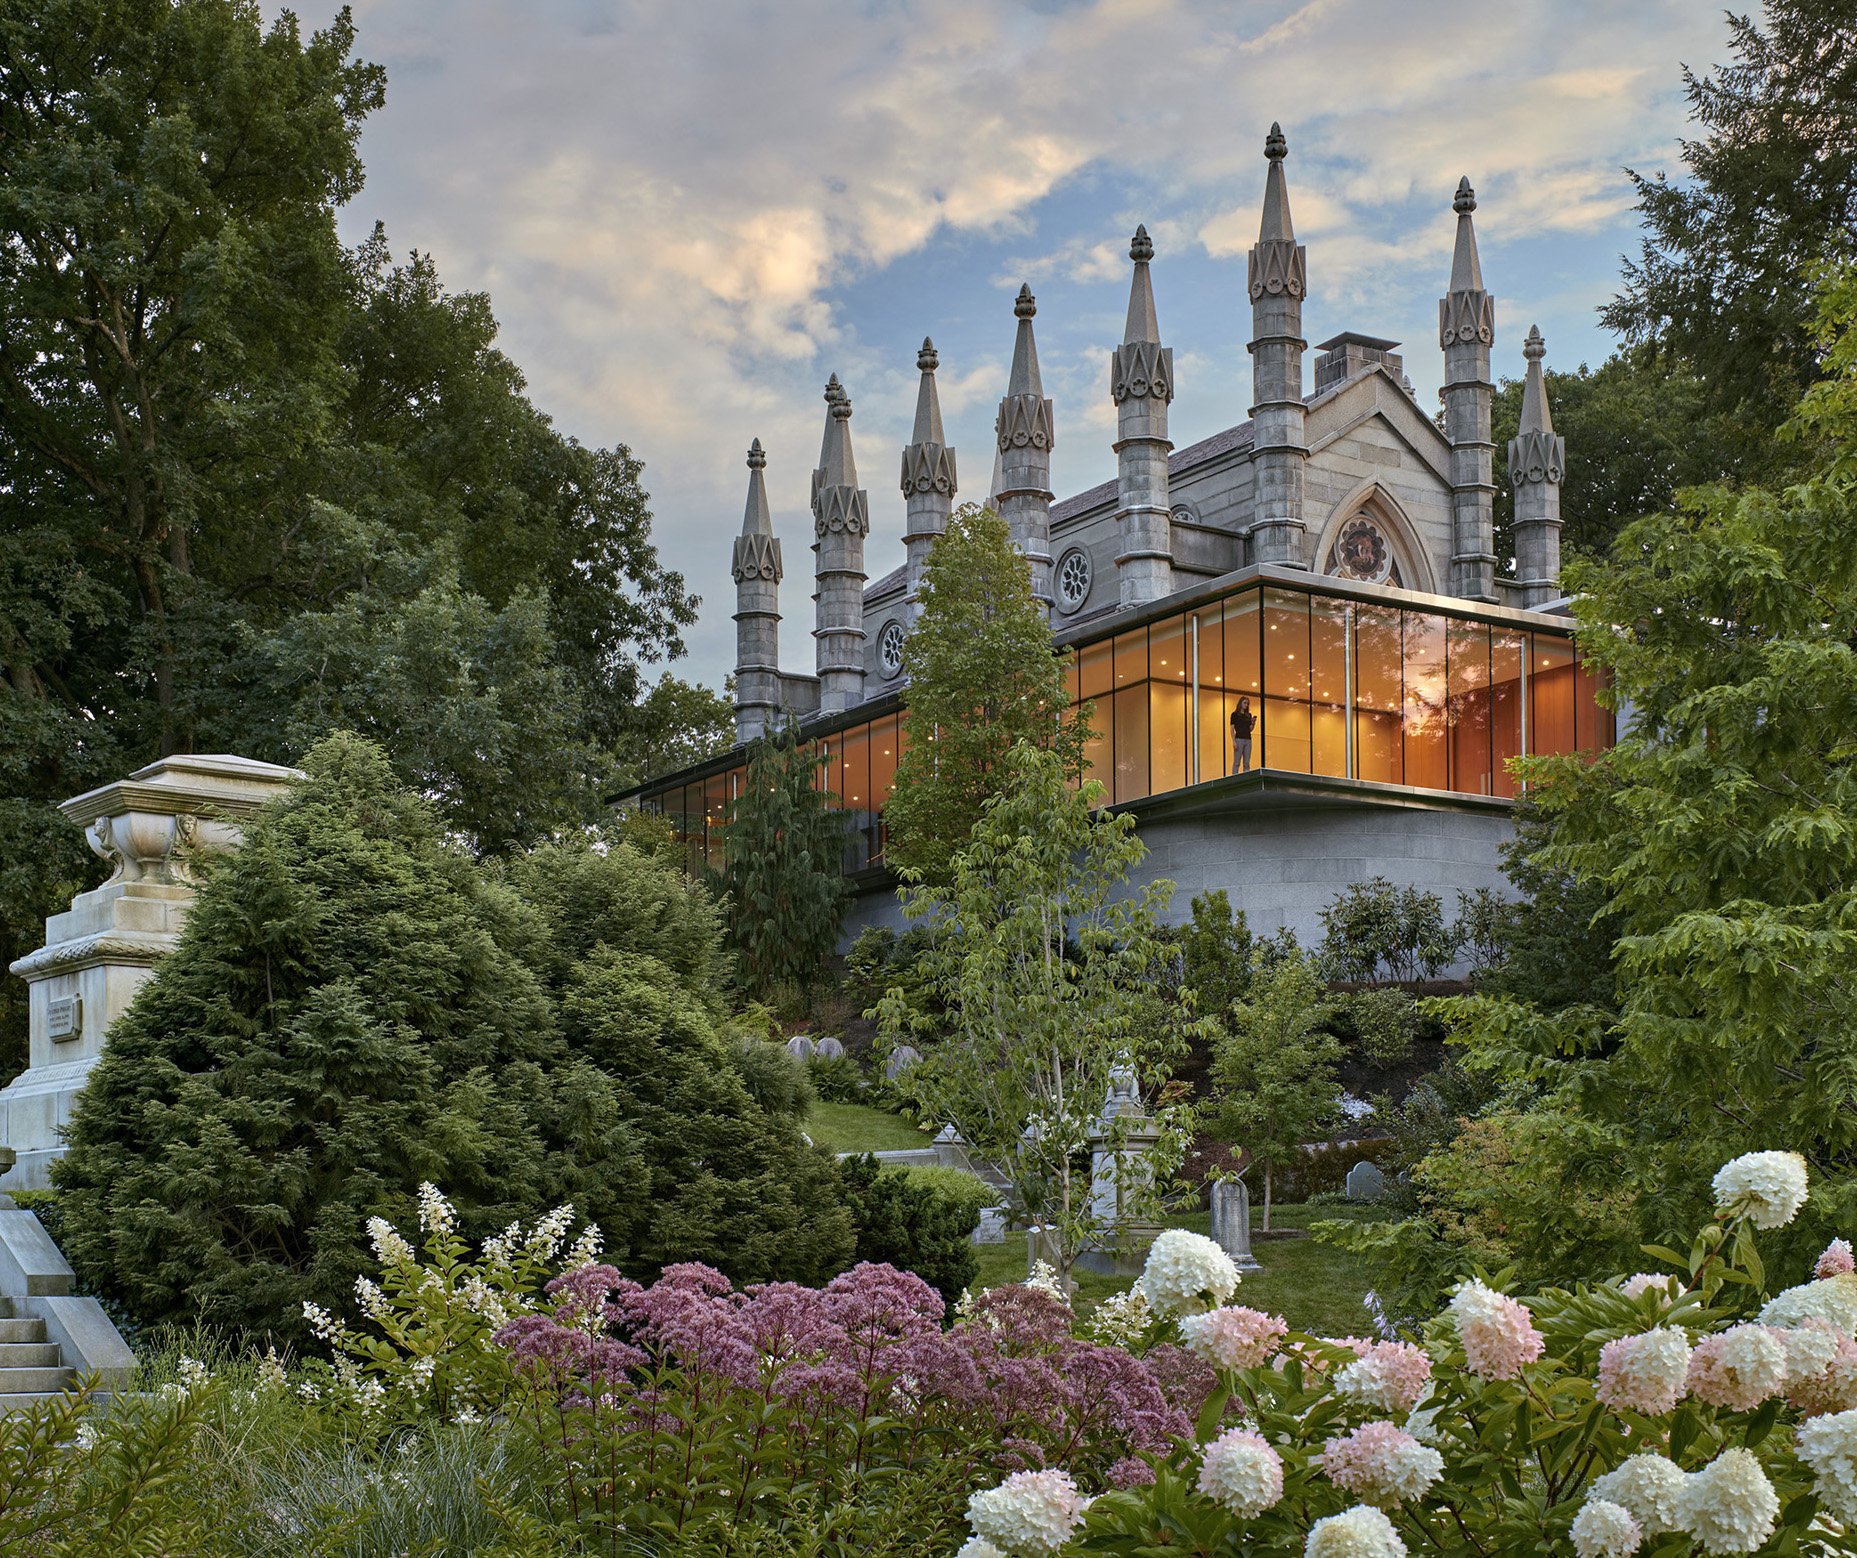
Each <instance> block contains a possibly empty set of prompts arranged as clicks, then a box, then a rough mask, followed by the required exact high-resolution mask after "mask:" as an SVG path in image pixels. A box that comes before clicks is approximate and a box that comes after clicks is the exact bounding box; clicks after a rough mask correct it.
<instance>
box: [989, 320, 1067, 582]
mask: <svg viewBox="0 0 1857 1558" xmlns="http://www.w3.org/2000/svg"><path fill="white" fill-rule="evenodd" d="M1012 311H1013V313H1014V314H1015V315H1016V316H1017V317H1018V321H1019V334H1018V338H1017V340H1015V341H1014V343H1013V347H1012V373H1011V375H1010V376H1009V377H1008V379H1007V381H1006V397H1005V399H1004V400H1002V401H1001V402H1000V403H999V418H998V420H997V421H996V422H995V423H994V431H995V433H996V434H997V435H998V444H999V456H1000V474H999V486H998V489H997V491H996V493H995V500H996V501H995V507H996V508H997V509H998V510H999V514H1000V517H1001V518H1002V519H1004V520H1005V521H1006V527H1007V529H1008V530H1009V531H1010V532H1011V534H1012V539H1013V542H1014V543H1015V544H1016V545H1017V546H1018V548H1019V550H1020V551H1021V552H1023V553H1024V554H1025V559H1026V561H1027V562H1028V563H1030V564H1031V573H1032V594H1033V595H1034V596H1036V597H1037V599H1038V601H1039V602H1040V604H1042V605H1043V606H1044V607H1045V608H1046V610H1049V609H1050V606H1051V446H1052V444H1053V443H1055V442H1056V435H1055V433H1054V432H1053V429H1052V420H1051V402H1050V401H1048V400H1046V399H1045V391H1044V384H1043V383H1042V381H1041V380H1040V379H1039V377H1038V343H1037V342H1036V341H1035V340H1034V339H1033V338H1032V316H1033V315H1034V314H1036V313H1037V312H1038V302H1037V300H1036V299H1035V298H1034V297H1033V296H1032V289H1031V288H1030V287H1029V286H1021V287H1020V288H1019V296H1018V297H1017V299H1016V300H1014V302H1013V305H1012Z"/></svg>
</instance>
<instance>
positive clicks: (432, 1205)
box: [419, 1180, 456, 1233]
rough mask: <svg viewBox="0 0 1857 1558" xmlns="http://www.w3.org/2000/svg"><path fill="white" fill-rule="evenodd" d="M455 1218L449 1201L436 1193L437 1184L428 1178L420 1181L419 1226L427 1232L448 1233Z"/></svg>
mask: <svg viewBox="0 0 1857 1558" xmlns="http://www.w3.org/2000/svg"><path fill="white" fill-rule="evenodd" d="M455 1220H456V1218H455V1215H454V1214H453V1212H452V1210H451V1203H450V1202H449V1201H447V1200H446V1199H445V1198H444V1197H443V1196H442V1195H440V1194H439V1193H438V1186H437V1185H435V1184H433V1183H432V1182H431V1181H430V1180H422V1181H420V1185H419V1226H420V1227H421V1228H423V1229H425V1231H426V1232H427V1233H450V1232H451V1225H452V1223H453V1222H454V1221H455Z"/></svg>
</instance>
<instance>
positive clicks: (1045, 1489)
mask: <svg viewBox="0 0 1857 1558" xmlns="http://www.w3.org/2000/svg"><path fill="white" fill-rule="evenodd" d="M1089 1507H1090V1501H1089V1500H1088V1499H1086V1498H1084V1497H1083V1495H1082V1494H1080V1493H1079V1492H1078V1491H1077V1484H1076V1483H1074V1482H1072V1481H1071V1479H1070V1474H1069V1473H1068V1472H1063V1471H1057V1470H1055V1469H1053V1470H1046V1471H1016V1472H1014V1473H1013V1474H1012V1475H1011V1476H1010V1477H1008V1478H1007V1479H1006V1480H1005V1481H1004V1482H1002V1483H1001V1484H1000V1485H999V1486H998V1487H997V1488H987V1489H984V1490H983V1491H981V1492H979V1493H976V1494H974V1496H973V1497H972V1498H970V1499H969V1500H968V1501H967V1523H968V1524H969V1525H970V1526H972V1527H973V1528H974V1534H975V1535H976V1536H983V1537H985V1538H986V1539H987V1540H988V1541H989V1542H991V1543H992V1544H993V1545H994V1546H995V1547H998V1548H1001V1549H1003V1550H1004V1551H1006V1552H1008V1553H1016V1554H1022V1555H1023V1554H1034V1555H1036V1554H1042V1553H1055V1552H1056V1551H1057V1550H1058V1549H1059V1548H1060V1547H1062V1546H1063V1545H1064V1544H1065V1543H1066V1542H1068V1541H1069V1540H1070V1539H1071V1537H1072V1536H1073V1535H1074V1534H1075V1532H1076V1530H1077V1527H1078V1526H1080V1525H1082V1524H1083V1517H1084V1515H1085V1513H1087V1511H1088V1510H1089Z"/></svg>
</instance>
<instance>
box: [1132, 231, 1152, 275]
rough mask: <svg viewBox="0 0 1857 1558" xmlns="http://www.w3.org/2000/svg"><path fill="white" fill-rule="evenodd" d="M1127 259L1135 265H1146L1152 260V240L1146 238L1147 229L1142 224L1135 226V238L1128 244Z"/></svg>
mask: <svg viewBox="0 0 1857 1558" xmlns="http://www.w3.org/2000/svg"><path fill="white" fill-rule="evenodd" d="M1128 257H1129V258H1130V259H1131V260H1133V261H1134V262H1135V263H1136V264H1137V265H1146V264H1147V263H1148V261H1149V260H1151V259H1153V258H1154V240H1153V239H1152V238H1150V237H1149V236H1148V229H1147V227H1146V226H1145V225H1144V224H1142V223H1137V224H1136V225H1135V236H1134V237H1133V238H1131V239H1130V240H1129V243H1128Z"/></svg>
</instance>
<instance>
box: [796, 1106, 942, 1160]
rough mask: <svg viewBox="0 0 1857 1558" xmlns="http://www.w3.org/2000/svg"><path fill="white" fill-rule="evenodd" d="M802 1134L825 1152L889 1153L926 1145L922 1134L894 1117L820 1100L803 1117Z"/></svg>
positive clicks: (906, 1122) (925, 1139)
mask: <svg viewBox="0 0 1857 1558" xmlns="http://www.w3.org/2000/svg"><path fill="white" fill-rule="evenodd" d="M806 1134H807V1135H808V1136H810V1137H811V1138H812V1139H813V1140H814V1141H815V1142H817V1143H818V1144H819V1145H820V1146H821V1147H824V1148H825V1149H826V1150H827V1151H828V1152H893V1151H896V1150H898V1149H901V1148H907V1147H926V1146H928V1144H929V1138H928V1136H927V1134H926V1133H924V1132H923V1131H921V1130H918V1129H917V1128H916V1127H915V1126H913V1125H911V1124H910V1123H909V1122H908V1121H907V1120H905V1119H902V1118H900V1117H899V1116H897V1115H893V1114H886V1113H885V1112H884V1111H883V1110H881V1109H872V1108H869V1107H867V1106H866V1105H864V1104H828V1103H826V1102H825V1101H824V1100H823V1099H821V1100H819V1101H818V1102H816V1103H814V1104H813V1106H812V1112H811V1113H810V1114H809V1115H807V1116H806Z"/></svg>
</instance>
